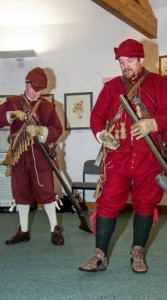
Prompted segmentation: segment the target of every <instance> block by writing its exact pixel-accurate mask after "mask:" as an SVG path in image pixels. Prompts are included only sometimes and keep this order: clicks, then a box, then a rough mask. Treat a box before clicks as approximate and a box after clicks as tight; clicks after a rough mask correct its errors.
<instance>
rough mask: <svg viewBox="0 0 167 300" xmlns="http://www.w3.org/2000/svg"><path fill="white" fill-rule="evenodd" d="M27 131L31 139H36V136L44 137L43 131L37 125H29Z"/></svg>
mask: <svg viewBox="0 0 167 300" xmlns="http://www.w3.org/2000/svg"><path fill="white" fill-rule="evenodd" d="M26 131H27V132H28V133H29V135H30V136H31V137H34V136H36V135H42V134H43V130H42V128H41V127H40V126H37V125H33V124H31V125H28V126H27V128H26Z"/></svg>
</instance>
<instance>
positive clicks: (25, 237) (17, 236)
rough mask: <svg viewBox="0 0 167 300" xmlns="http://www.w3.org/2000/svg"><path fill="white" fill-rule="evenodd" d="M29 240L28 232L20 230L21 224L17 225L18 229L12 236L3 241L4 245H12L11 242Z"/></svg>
mask: <svg viewBox="0 0 167 300" xmlns="http://www.w3.org/2000/svg"><path fill="white" fill-rule="evenodd" d="M29 240H30V234H29V232H28V231H27V232H23V231H21V226H19V229H18V231H17V232H16V234H15V235H14V236H12V237H11V238H10V239H9V240H7V241H6V242H5V244H6V245H12V244H17V243H21V242H25V241H29Z"/></svg>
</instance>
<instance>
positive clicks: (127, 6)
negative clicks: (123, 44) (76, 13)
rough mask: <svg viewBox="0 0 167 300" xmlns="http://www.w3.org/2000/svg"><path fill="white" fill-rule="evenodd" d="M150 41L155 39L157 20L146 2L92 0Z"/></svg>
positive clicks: (133, 0)
mask: <svg viewBox="0 0 167 300" xmlns="http://www.w3.org/2000/svg"><path fill="white" fill-rule="evenodd" d="M92 1H93V2H95V3H96V4H98V5H100V6H101V7H103V8H104V9H105V10H107V11H108V12H110V13H111V14H113V15H114V16H116V17H117V18H119V19H120V20H122V21H124V22H125V23H127V24H128V25H130V26H131V27H133V28H134V29H136V30H138V31H139V32H141V33H142V34H144V35H145V36H147V37H148V38H150V39H154V38H157V19H156V17H155V15H154V13H153V10H152V8H151V6H150V4H149V1H147V0H92Z"/></svg>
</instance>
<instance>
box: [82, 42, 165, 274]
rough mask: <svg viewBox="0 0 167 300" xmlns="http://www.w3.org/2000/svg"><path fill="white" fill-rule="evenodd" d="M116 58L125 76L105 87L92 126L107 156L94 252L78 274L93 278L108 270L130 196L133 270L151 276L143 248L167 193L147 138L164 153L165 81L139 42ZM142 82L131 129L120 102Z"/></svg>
mask: <svg viewBox="0 0 167 300" xmlns="http://www.w3.org/2000/svg"><path fill="white" fill-rule="evenodd" d="M114 52H115V59H116V60H118V61H119V65H120V68H121V70H122V76H118V77H115V78H114V79H112V80H111V81H109V82H107V83H106V84H105V85H104V87H103V89H102V91H101V92H100V94H99V97H98V99H97V102H96V103H95V106H94V108H93V111H92V114H91V120H90V122H91V129H92V131H93V134H94V135H95V137H96V138H97V140H98V141H99V142H100V143H102V144H103V148H104V152H105V155H104V160H103V167H102V177H101V181H102V191H101V194H100V195H99V196H98V198H97V201H96V203H97V209H96V217H95V221H96V247H95V251H94V255H93V257H91V258H90V260H89V261H88V263H86V264H84V265H82V266H80V267H79V269H80V270H81V271H89V272H95V271H100V270H105V269H106V268H107V252H108V245H109V242H110V239H111V237H112V234H113V232H114V229H115V225H116V219H117V216H118V214H119V212H120V211H121V210H123V208H124V206H125V203H126V201H127V198H128V195H129V191H131V203H132V206H133V208H134V220H133V243H132V248H131V252H130V254H131V264H132V270H133V271H134V272H137V273H144V272H147V270H148V266H147V264H146V261H145V259H144V248H145V245H146V243H147V240H148V237H149V233H150V230H151V226H152V224H153V217H155V212H156V205H157V204H158V203H159V202H160V201H161V199H162V196H163V192H162V190H161V188H160V187H159V186H158V185H157V183H156V182H155V177H156V176H157V175H158V174H159V173H161V172H162V167H161V166H160V164H159V162H158V161H157V159H156V158H155V156H154V154H153V153H152V151H151V150H150V148H149V146H148V145H147V144H146V142H145V140H144V139H143V137H144V136H146V135H147V134H150V136H151V137H152V139H153V140H154V142H155V143H156V145H157V147H160V146H159V142H158V138H157V133H158V134H162V136H164V135H165V132H166V131H167V101H166V95H167V78H165V77H162V76H160V75H158V74H155V73H151V72H147V71H146V70H145V68H144V67H143V61H144V49H143V45H142V44H141V43H139V42H138V41H136V40H133V39H128V40H125V41H124V42H122V43H121V44H120V45H119V47H118V48H114ZM143 75H144V77H143V78H142V76H143ZM141 78H142V80H141V81H140V83H139V86H138V88H137V89H136V90H135V91H134V92H133V93H132V96H131V99H130V103H131V106H132V107H133V109H134V110H135V111H136V114H137V115H138V118H139V119H140V120H139V121H138V122H137V123H135V124H133V122H132V120H131V118H130V117H129V115H128V114H127V112H126V111H125V109H123V110H121V109H119V107H120V100H119V96H120V95H121V94H126V93H127V91H129V90H130V88H131V87H132V86H134V84H135V83H136V82H137V81H138V80H139V79H141ZM108 122H111V124H112V125H111V126H110V128H109V130H106V124H107V123H108Z"/></svg>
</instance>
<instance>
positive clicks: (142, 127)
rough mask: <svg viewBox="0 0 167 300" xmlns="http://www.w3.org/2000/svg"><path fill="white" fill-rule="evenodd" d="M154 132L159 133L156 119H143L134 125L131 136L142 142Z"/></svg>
mask: <svg viewBox="0 0 167 300" xmlns="http://www.w3.org/2000/svg"><path fill="white" fill-rule="evenodd" d="M153 131H157V123H156V121H155V120H154V119H143V120H139V121H138V122H136V123H135V124H134V125H132V130H131V134H132V136H137V138H136V140H140V139H141V138H143V137H144V136H146V135H147V134H149V133H151V132H153Z"/></svg>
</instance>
